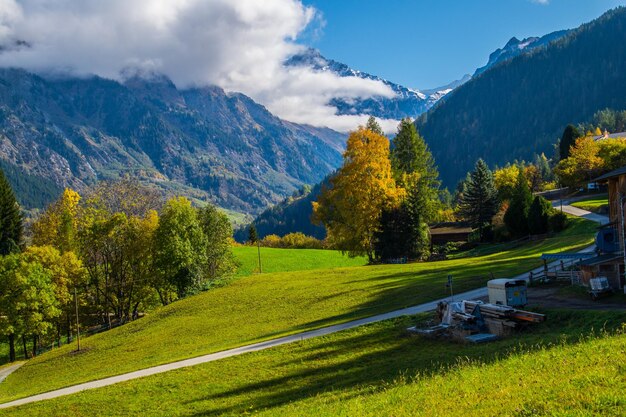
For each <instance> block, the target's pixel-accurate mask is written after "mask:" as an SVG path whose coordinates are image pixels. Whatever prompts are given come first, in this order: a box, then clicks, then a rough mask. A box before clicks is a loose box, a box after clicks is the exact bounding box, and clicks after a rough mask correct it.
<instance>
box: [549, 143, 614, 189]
mask: <svg viewBox="0 0 626 417" xmlns="http://www.w3.org/2000/svg"><path fill="white" fill-rule="evenodd" d="M599 153H600V142H598V141H595V140H593V138H592V137H589V136H586V137H583V138H578V139H576V142H575V144H574V146H572V148H571V150H570V155H569V157H567V158H565V159H563V160H561V161H560V162H559V164H558V165H557V166H556V168H555V170H554V172H555V173H556V174H557V175H558V177H559V178H560V180H561V183H562V184H563V185H566V186H570V187H575V186H580V185H582V184H584V183H585V182H589V181H591V180H593V179H594V178H596V177H597V176H598V175H599V174H600V173H601V172H602V170H603V169H604V166H605V161H604V160H603V159H602V158H601V157H600V155H599Z"/></svg>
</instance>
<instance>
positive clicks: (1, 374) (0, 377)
mask: <svg viewBox="0 0 626 417" xmlns="http://www.w3.org/2000/svg"><path fill="white" fill-rule="evenodd" d="M25 363H26V362H20V363H14V364H13V365H11V366H7V367H5V368H2V369H0V382H2V381H4V380H5V379H6V377H7V376H9V375H10V374H11V373H13V372H14V371H16V370H17V368H19V367H20V366H22V365H24V364H25Z"/></svg>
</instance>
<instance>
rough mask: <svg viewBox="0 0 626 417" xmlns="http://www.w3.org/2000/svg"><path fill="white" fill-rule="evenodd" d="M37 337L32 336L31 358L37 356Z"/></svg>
mask: <svg viewBox="0 0 626 417" xmlns="http://www.w3.org/2000/svg"><path fill="white" fill-rule="evenodd" d="M38 340H39V337H38V336H37V335H35V336H33V358H34V357H35V356H37V341H38Z"/></svg>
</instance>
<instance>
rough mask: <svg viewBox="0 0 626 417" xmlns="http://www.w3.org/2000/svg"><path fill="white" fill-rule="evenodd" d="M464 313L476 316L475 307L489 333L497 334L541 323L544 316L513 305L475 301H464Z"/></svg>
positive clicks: (503, 334) (502, 335)
mask: <svg viewBox="0 0 626 417" xmlns="http://www.w3.org/2000/svg"><path fill="white" fill-rule="evenodd" d="M464 305H465V312H466V314H469V315H473V316H477V315H478V314H477V313H476V309H478V311H479V312H480V314H479V315H480V316H481V317H482V318H483V321H484V326H485V327H486V330H487V331H488V332H489V333H492V334H495V335H497V336H501V337H504V336H508V335H510V334H511V333H512V332H513V330H514V329H517V328H518V327H520V326H523V325H525V324H528V323H541V322H543V321H545V319H546V316H545V315H543V314H539V313H533V312H531V311H524V310H518V309H515V308H513V307H508V306H501V305H495V304H483V303H480V302H476V301H465V303H464Z"/></svg>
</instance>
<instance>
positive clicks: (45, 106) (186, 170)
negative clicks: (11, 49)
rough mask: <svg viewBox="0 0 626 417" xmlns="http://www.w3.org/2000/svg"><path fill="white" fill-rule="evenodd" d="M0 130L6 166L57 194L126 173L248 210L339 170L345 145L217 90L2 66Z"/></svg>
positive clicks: (154, 78) (156, 79) (153, 78)
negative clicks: (63, 75)
mask: <svg viewBox="0 0 626 417" xmlns="http://www.w3.org/2000/svg"><path fill="white" fill-rule="evenodd" d="M0 132H1V133H0V159H2V160H3V165H4V166H8V167H11V166H15V167H17V168H18V169H20V170H22V171H24V172H26V173H28V174H31V175H33V176H34V177H36V178H37V177H39V178H45V179H49V180H52V181H53V182H54V184H56V185H57V186H58V187H64V186H71V187H74V188H77V189H81V188H83V187H84V186H85V185H88V184H91V183H94V182H96V181H97V180H101V179H108V178H116V177H118V176H120V175H125V174H129V175H132V176H133V177H137V178H139V179H141V180H143V181H145V182H149V183H151V184H153V185H155V186H157V187H159V188H160V189H162V190H163V191H164V192H169V193H177V194H184V195H187V196H190V197H192V198H198V199H202V200H204V199H206V200H209V201H212V202H214V203H216V204H218V205H220V206H222V207H225V208H228V209H232V210H237V211H241V212H247V213H258V212H259V211H260V210H262V209H263V208H265V207H266V206H268V205H269V204H272V203H275V202H278V201H280V200H281V199H282V198H283V197H284V196H286V195H289V194H291V193H292V192H293V191H294V190H296V189H298V188H300V187H301V186H302V185H303V184H311V183H316V182H319V181H320V180H321V179H322V178H324V177H325V176H326V175H327V174H328V173H329V172H331V171H332V170H333V169H335V168H336V167H337V166H338V165H339V163H340V161H341V150H342V148H343V142H344V140H345V136H344V135H342V134H340V133H337V132H334V131H332V130H330V129H318V128H314V127H311V126H301V125H297V124H294V123H289V122H285V121H283V120H280V119H279V118H277V117H275V116H273V115H272V114H271V113H269V112H268V111H267V110H266V109H265V108H264V107H263V106H261V105H259V104H257V103H255V102H254V101H253V100H252V99H250V98H249V97H247V96H245V95H243V94H237V93H233V94H227V93H225V92H224V91H223V90H222V89H220V88H218V87H204V88H191V89H186V90H179V89H177V88H176V86H175V85H174V84H173V83H172V82H171V81H170V80H169V79H167V78H165V77H163V76H158V75H150V76H131V77H129V78H128V79H127V80H126V82H124V83H119V82H116V81H112V80H106V79H102V78H99V77H89V78H58V79H48V78H42V77H40V76H37V75H34V74H31V73H28V72H26V71H23V70H19V69H0ZM18 193H19V189H18ZM19 197H20V196H19V195H18V198H19Z"/></svg>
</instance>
